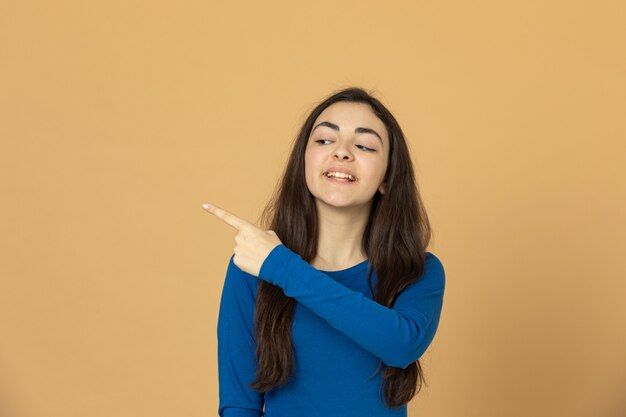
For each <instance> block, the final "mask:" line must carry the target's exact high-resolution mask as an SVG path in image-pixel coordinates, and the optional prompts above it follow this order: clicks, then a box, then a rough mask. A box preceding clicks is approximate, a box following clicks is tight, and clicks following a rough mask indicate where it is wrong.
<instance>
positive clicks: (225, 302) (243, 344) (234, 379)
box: [217, 257, 264, 417]
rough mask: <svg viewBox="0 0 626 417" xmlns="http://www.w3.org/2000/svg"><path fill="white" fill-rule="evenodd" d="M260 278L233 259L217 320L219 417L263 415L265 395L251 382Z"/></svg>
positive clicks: (227, 273)
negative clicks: (251, 385) (256, 287)
mask: <svg viewBox="0 0 626 417" xmlns="http://www.w3.org/2000/svg"><path fill="white" fill-rule="evenodd" d="M256 283H257V280H256V279H254V280H253V279H251V278H250V276H246V275H244V274H243V273H242V271H241V270H240V269H239V268H238V267H237V266H236V265H235V264H234V263H233V258H232V257H231V258H230V262H229V264H228V270H227V271H226V278H225V280H224V288H223V290H222V299H221V303H220V311H219V317H218V322H217V357H218V374H219V401H220V404H219V411H218V412H219V415H220V417H260V416H262V415H263V402H264V401H263V394H262V393H259V392H258V391H255V390H253V389H252V388H250V387H249V384H250V383H251V382H252V381H253V380H254V377H255V373H256V365H257V363H256V356H255V350H256V344H255V341H254V303H255V298H254V292H253V288H254V286H256Z"/></svg>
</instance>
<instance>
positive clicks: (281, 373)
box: [250, 87, 431, 408]
mask: <svg viewBox="0 0 626 417" xmlns="http://www.w3.org/2000/svg"><path fill="white" fill-rule="evenodd" d="M340 101H347V102H355V103H366V104H368V105H369V106H370V107H371V109H372V111H373V112H374V114H376V116H377V117H378V118H379V119H380V120H381V121H382V122H383V123H384V124H385V126H386V128H387V133H388V136H389V161H388V164H387V172H386V174H385V181H386V183H385V194H384V195H383V194H380V192H379V191H376V194H375V195H374V197H373V201H372V205H371V208H370V214H369V219H368V222H367V225H366V227H365V230H364V232H363V239H362V250H363V253H364V254H365V255H366V256H367V258H368V260H369V263H370V266H371V267H373V268H374V269H375V270H376V273H377V276H378V285H377V288H372V275H371V273H372V270H371V268H370V269H369V274H368V279H369V285H370V288H371V289H372V293H373V294H374V300H375V301H376V302H378V303H380V304H382V305H384V306H387V307H390V308H391V307H393V304H394V302H395V300H396V298H397V296H398V294H399V293H400V292H401V291H402V290H403V289H404V288H406V287H407V286H408V285H410V284H411V283H413V282H415V281H417V280H418V279H419V278H421V276H422V274H423V271H424V263H425V250H426V247H427V245H428V242H429V241H430V237H431V230H430V224H429V222H428V217H427V215H426V210H425V208H424V205H423V203H422V201H421V198H420V195H419V192H418V189H417V184H416V182H415V174H414V172H413V166H412V163H411V158H410V155H409V150H408V147H407V144H406V141H405V139H404V134H403V132H402V129H400V125H399V124H398V122H397V121H396V119H395V118H394V116H393V115H392V114H391V112H390V111H389V110H388V109H387V108H386V107H385V106H384V105H383V104H382V103H381V102H380V101H379V100H377V99H376V98H374V97H373V96H372V95H370V94H369V93H368V92H366V91H365V90H363V89H361V88H354V87H351V88H346V89H343V90H341V91H338V92H336V93H335V94H333V95H331V96H330V97H328V98H326V99H325V100H324V101H322V102H321V103H319V104H318V105H317V106H316V107H315V108H314V109H313V110H312V111H311V113H310V114H309V116H308V117H307V118H306V120H305V122H304V124H303V126H302V128H301V129H300V132H299V133H298V136H297V137H296V139H295V141H294V143H293V148H292V151H291V155H290V157H289V160H288V162H287V166H286V168H285V171H284V175H283V176H282V177H281V178H282V180H281V181H280V182H279V183H278V185H277V188H276V190H275V191H274V194H273V195H272V197H271V199H270V200H269V202H268V204H267V206H266V207H265V209H264V210H263V213H262V215H261V225H262V227H264V228H265V229H269V230H273V231H274V232H276V234H277V235H278V237H279V238H280V240H281V241H282V242H283V244H284V245H285V246H286V247H288V248H289V249H291V250H292V251H293V252H295V253H297V254H299V255H300V256H301V257H302V258H303V259H304V260H305V261H307V262H311V261H312V260H313V259H314V258H315V256H316V248H317V237H318V233H317V231H318V225H317V211H316V206H315V200H314V197H313V195H312V194H311V193H310V192H309V189H308V187H307V185H306V181H305V175H304V152H305V149H306V146H307V143H308V140H309V136H310V134H311V129H312V127H313V123H314V122H315V120H316V119H317V117H318V116H319V115H320V113H321V112H322V111H323V110H324V109H326V108H327V107H328V106H330V105H331V104H333V103H336V102H340ZM295 306H296V300H295V299H293V298H290V297H287V296H286V295H285V294H284V293H283V290H282V289H281V288H280V287H278V286H275V285H273V284H270V283H268V282H266V281H264V280H259V287H258V291H257V299H256V305H255V314H254V331H255V339H256V342H257V343H256V356H257V360H258V364H257V371H256V378H255V380H254V381H253V382H252V384H251V385H250V386H251V388H253V389H255V390H257V391H260V392H266V391H270V390H272V389H274V388H278V387H280V386H282V385H284V384H286V383H287V382H288V381H289V378H290V376H291V375H292V373H293V372H294V368H295V359H294V349H293V343H292V338H291V324H292V320H293V315H294V309H295ZM379 370H382V381H381V390H384V396H385V401H386V403H387V405H388V406H389V407H392V408H395V407H401V406H403V405H404V404H406V403H408V402H409V400H410V399H411V398H413V396H414V395H415V394H416V393H418V392H419V391H420V390H421V388H422V383H426V381H425V378H424V373H423V370H422V367H421V365H420V362H419V360H417V361H415V362H413V363H411V364H410V365H408V366H407V367H406V368H396V367H393V366H387V365H385V364H383V362H382V361H381V362H380V363H379Z"/></svg>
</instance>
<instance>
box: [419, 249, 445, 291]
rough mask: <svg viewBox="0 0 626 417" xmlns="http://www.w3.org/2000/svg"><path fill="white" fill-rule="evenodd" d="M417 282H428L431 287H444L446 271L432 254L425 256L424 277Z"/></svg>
mask: <svg viewBox="0 0 626 417" xmlns="http://www.w3.org/2000/svg"><path fill="white" fill-rule="evenodd" d="M419 281H429V282H430V283H431V285H437V286H442V287H444V286H445V281H446V271H445V269H444V267H443V262H442V261H441V259H440V258H439V257H438V256H437V255H435V254H434V253H432V252H426V254H425V265H424V275H423V277H422V279H420V280H419ZM419 281H418V282H419Z"/></svg>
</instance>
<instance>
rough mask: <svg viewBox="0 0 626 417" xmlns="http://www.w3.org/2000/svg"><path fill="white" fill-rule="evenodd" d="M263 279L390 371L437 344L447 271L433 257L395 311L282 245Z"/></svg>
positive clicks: (399, 299)
mask: <svg viewBox="0 0 626 417" xmlns="http://www.w3.org/2000/svg"><path fill="white" fill-rule="evenodd" d="M259 277H260V278H261V279H263V280H265V281H268V282H270V283H272V284H274V285H277V286H279V287H280V288H282V289H283V291H284V293H285V295H287V296H288V297H292V298H295V299H296V300H297V301H298V302H300V303H302V304H303V305H305V306H306V307H307V308H308V309H310V310H311V311H313V312H314V313H315V314H317V315H318V316H320V317H322V318H323V319H325V320H326V321H327V322H328V323H329V324H330V325H331V326H333V327H334V328H336V329H337V330H339V331H341V332H342V333H343V334H345V335H346V336H347V337H349V338H350V339H352V340H353V341H355V342H356V343H357V344H359V345H360V346H361V347H363V348H364V349H366V350H367V351H369V352H371V353H372V354H373V355H375V356H376V357H378V358H379V359H381V360H382V361H383V362H384V363H386V364H387V365H389V366H393V367H398V368H406V367H407V366H409V365H410V364H411V363H413V362H415V361H416V360H418V359H419V358H420V357H421V356H422V355H423V354H424V352H425V351H426V349H427V348H428V346H429V345H430V343H431V342H432V340H433V338H434V336H435V332H436V330H437V327H438V324H439V318H440V315H441V309H442V306H443V293H444V288H445V272H444V269H443V265H442V264H441V262H440V261H439V259H438V258H437V257H436V256H435V255H433V254H432V253H429V252H427V253H426V265H425V270H424V275H423V276H422V278H420V279H419V280H418V281H416V282H414V283H413V284H411V285H410V286H408V287H407V288H405V289H404V290H403V291H402V292H401V293H400V294H399V295H398V297H397V298H396V302H395V304H394V306H393V308H388V307H385V306H383V305H381V304H379V303H377V302H376V301H374V300H372V299H369V298H367V297H365V296H364V295H363V294H362V293H360V292H358V291H354V290H352V289H350V288H347V287H346V286H344V285H343V284H341V283H339V282H337V281H335V280H334V279H332V278H331V277H329V276H328V275H326V274H324V273H323V272H321V271H319V270H317V269H315V268H314V267H313V266H312V265H310V264H309V263H308V262H306V261H304V260H303V259H302V258H301V257H300V255H298V254H296V253H294V252H292V251H291V250H290V249H288V248H287V247H286V246H284V245H282V244H281V245H278V246H276V247H275V248H274V249H272V251H271V252H270V254H269V255H268V256H267V258H266V259H265V261H264V262H263V265H261V270H260V272H259Z"/></svg>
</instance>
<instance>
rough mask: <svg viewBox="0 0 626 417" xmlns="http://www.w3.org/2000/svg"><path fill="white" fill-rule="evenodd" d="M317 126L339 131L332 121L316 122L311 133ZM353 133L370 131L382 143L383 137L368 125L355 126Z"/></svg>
mask: <svg viewBox="0 0 626 417" xmlns="http://www.w3.org/2000/svg"><path fill="white" fill-rule="evenodd" d="M318 126H326V127H330V128H331V129H334V130H336V131H337V132H339V126H337V125H336V124H334V123H331V122H327V121H324V122H320V123H318V124H317V125H316V126H315V127H314V128H313V129H312V130H311V133H313V131H314V130H315V129H316V128H317V127H318ZM354 133H371V134H373V135H376V137H377V138H378V140H380V143H381V144H382V143H383V139H382V138H381V137H380V135H379V134H378V133H377V132H376V131H375V130H374V129H370V128H369V127H357V128H356V129H354Z"/></svg>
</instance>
